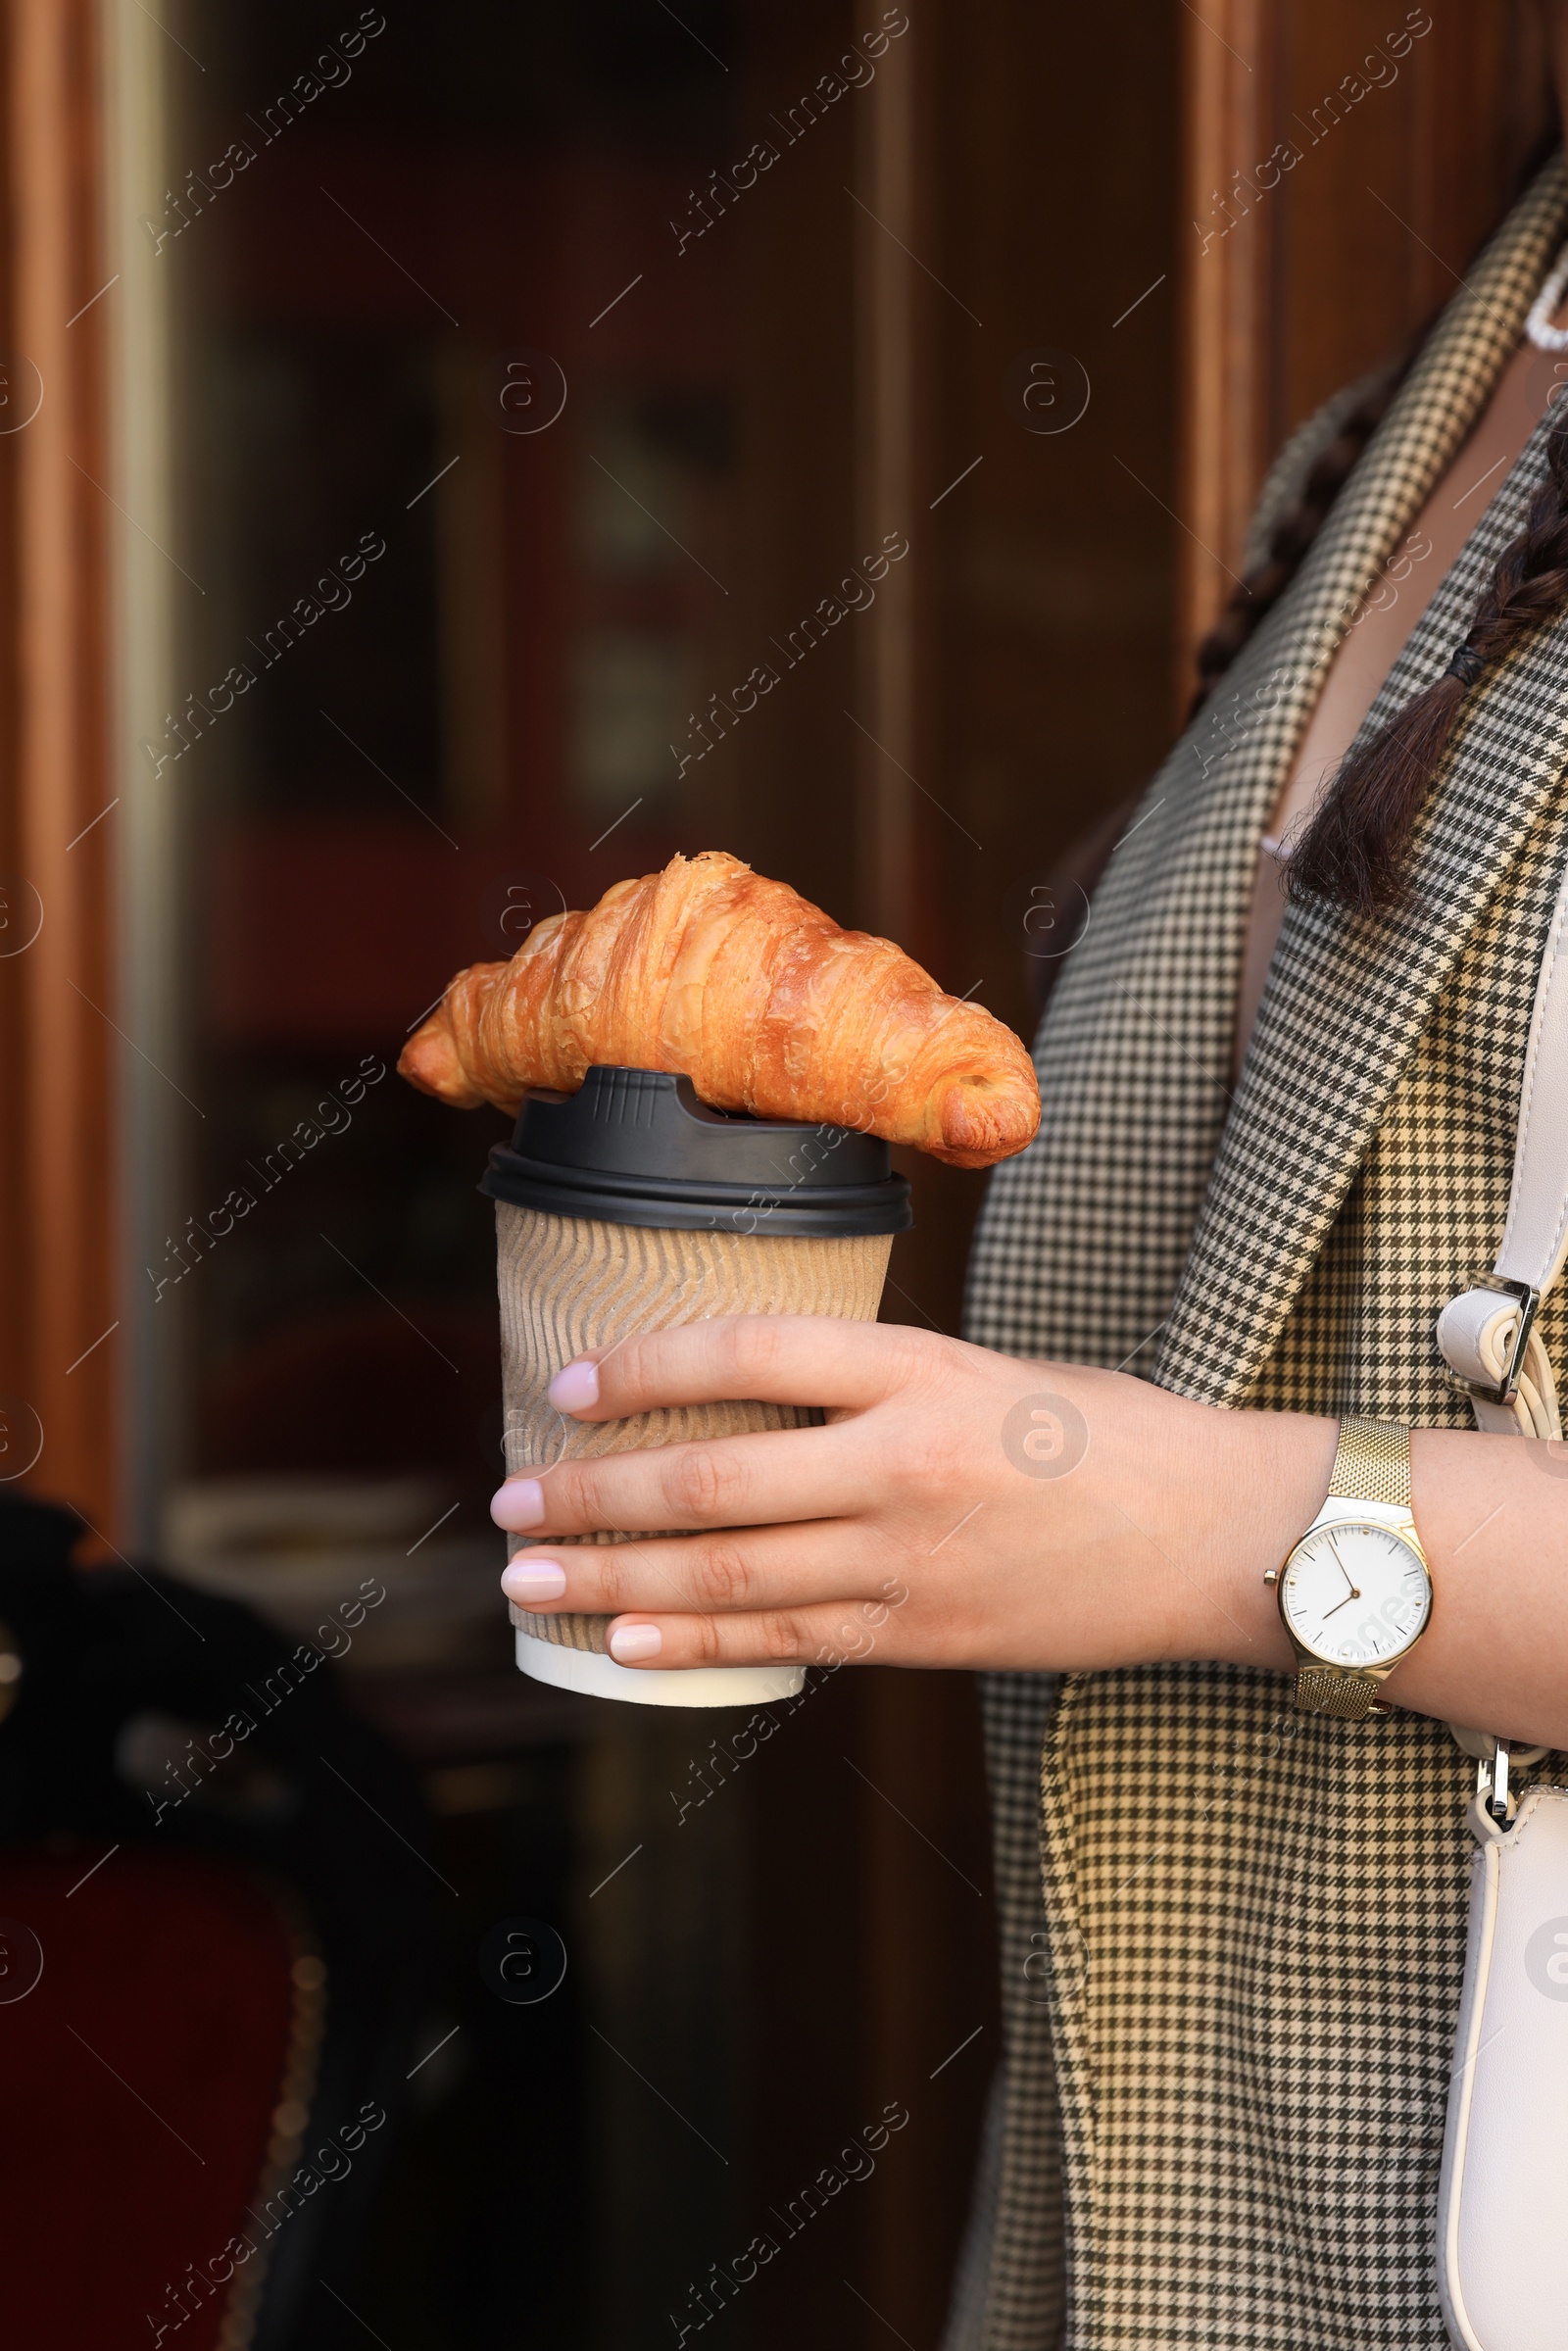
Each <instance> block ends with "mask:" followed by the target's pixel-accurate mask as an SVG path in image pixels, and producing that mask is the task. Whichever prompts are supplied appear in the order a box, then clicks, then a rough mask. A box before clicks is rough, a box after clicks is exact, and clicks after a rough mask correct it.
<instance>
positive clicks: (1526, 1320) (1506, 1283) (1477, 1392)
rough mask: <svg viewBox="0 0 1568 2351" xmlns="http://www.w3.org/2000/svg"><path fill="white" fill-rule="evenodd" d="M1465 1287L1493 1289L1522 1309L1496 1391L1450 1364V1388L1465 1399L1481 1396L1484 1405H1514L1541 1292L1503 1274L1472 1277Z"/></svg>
mask: <svg viewBox="0 0 1568 2351" xmlns="http://www.w3.org/2000/svg"><path fill="white" fill-rule="evenodd" d="M1464 1287H1465V1290H1495V1292H1496V1293H1497V1295H1498V1296H1499V1297H1500V1298H1513V1299H1515V1300H1516V1302H1517V1304H1518V1307H1519V1319H1518V1321H1517V1322H1516V1323H1515V1324H1514V1330H1513V1345H1512V1347H1510V1348H1509V1350H1508V1360H1507V1362H1506V1364H1505V1365H1504V1366H1503V1373H1502V1378H1501V1379H1500V1380H1499V1381H1498V1382H1497V1385H1496V1386H1495V1388H1488V1387H1486V1386H1485V1385H1484V1384H1483V1383H1482V1382H1481V1381H1479V1380H1467V1379H1465V1378H1464V1377H1463V1375H1462V1374H1461V1373H1459V1372H1456V1371H1455V1370H1454V1368H1453V1366H1452V1364H1451V1363H1450V1364H1446V1365H1445V1366H1444V1368H1445V1370H1446V1373H1447V1378H1448V1385H1449V1387H1450V1388H1457V1389H1458V1391H1459V1392H1460V1394H1461V1395H1462V1396H1480V1397H1481V1399H1482V1401H1483V1402H1484V1403H1488V1404H1511V1403H1512V1402H1513V1400H1514V1398H1515V1397H1516V1396H1518V1394H1519V1381H1520V1376H1521V1374H1522V1373H1523V1371H1524V1367H1525V1349H1526V1347H1528V1346H1529V1345H1530V1334H1531V1332H1532V1331H1533V1330H1534V1329H1535V1327H1536V1315H1537V1313H1538V1312H1539V1311H1540V1307H1541V1293H1540V1291H1539V1290H1536V1289H1533V1288H1532V1287H1531V1285H1530V1283H1528V1282H1516V1281H1514V1280H1512V1279H1511V1278H1510V1277H1509V1276H1508V1275H1507V1274H1501V1273H1477V1274H1472V1275H1471V1277H1470V1279H1469V1281H1468V1282H1466V1284H1465V1286H1464ZM1459 1295H1460V1296H1461V1297H1463V1295H1464V1292H1463V1291H1461V1292H1460V1294H1459Z"/></svg>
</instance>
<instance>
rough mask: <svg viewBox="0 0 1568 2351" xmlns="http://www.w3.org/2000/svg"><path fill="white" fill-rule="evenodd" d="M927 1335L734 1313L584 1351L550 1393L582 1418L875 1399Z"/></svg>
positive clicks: (814, 1317)
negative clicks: (675, 1407) (670, 1407)
mask: <svg viewBox="0 0 1568 2351" xmlns="http://www.w3.org/2000/svg"><path fill="white" fill-rule="evenodd" d="M922 1336H923V1335H922V1334H921V1333H919V1332H913V1331H910V1330H908V1329H907V1327H906V1326H905V1325H904V1324H902V1323H868V1322H843V1321H840V1320H839V1319H838V1318H837V1317H836V1316H834V1315H830V1314H745V1315H730V1316H726V1317H724V1318H723V1319H721V1320H715V1321H712V1322H693V1323H685V1324H682V1326H681V1327H680V1328H679V1329H678V1330H674V1331H641V1332H639V1333H638V1334H637V1335H636V1336H635V1337H634V1338H631V1339H622V1340H620V1341H619V1342H617V1344H616V1345H615V1346H614V1347H597V1348H595V1349H593V1350H592V1351H591V1352H590V1353H588V1354H583V1355H579V1356H577V1357H576V1358H575V1360H574V1361H572V1362H570V1363H568V1364H567V1365H566V1366H565V1367H564V1370H562V1371H559V1372H557V1374H556V1376H555V1378H554V1379H553V1380H552V1381H551V1383H550V1400H551V1402H552V1403H553V1404H554V1405H555V1406H556V1408H557V1410H558V1411H560V1412H569V1413H570V1414H571V1415H572V1417H573V1418H574V1419H576V1420H621V1419H624V1418H625V1417H626V1415H627V1414H629V1413H632V1412H648V1411H651V1410H653V1409H654V1408H655V1406H657V1405H661V1404H718V1403H731V1402H748V1403H752V1402H756V1403H765V1404H819V1405H823V1406H834V1405H864V1404H874V1403H876V1402H878V1401H879V1400H880V1398H881V1397H883V1396H887V1395H888V1394H889V1393H890V1392H891V1390H892V1389H894V1388H895V1387H897V1386H898V1385H899V1383H900V1381H901V1380H902V1379H903V1378H905V1377H906V1376H907V1373H908V1371H909V1369H910V1359H911V1354H912V1351H913V1349H914V1348H915V1347H917V1346H918V1345H919V1342H920V1340H921V1338H922Z"/></svg>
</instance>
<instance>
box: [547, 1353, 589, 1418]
mask: <svg viewBox="0 0 1568 2351" xmlns="http://www.w3.org/2000/svg"><path fill="white" fill-rule="evenodd" d="M550 1401H551V1402H552V1403H553V1404H554V1405H555V1407H556V1410H557V1411H558V1412H584V1411H586V1410H587V1408H588V1406H589V1405H590V1404H597V1403H598V1401H599V1366H598V1364H597V1363H568V1364H567V1366H566V1368H565V1370H564V1371H558V1372H557V1374H556V1376H555V1378H554V1379H553V1380H552V1381H551V1383H550Z"/></svg>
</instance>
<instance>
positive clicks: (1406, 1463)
mask: <svg viewBox="0 0 1568 2351" xmlns="http://www.w3.org/2000/svg"><path fill="white" fill-rule="evenodd" d="M1329 1493H1330V1494H1331V1495H1332V1496H1334V1497H1336V1498H1337V1499H1339V1500H1341V1501H1348V1502H1402V1503H1403V1505H1404V1507H1405V1509H1406V1510H1408V1509H1409V1507H1410V1432H1409V1430H1408V1429H1407V1428H1406V1426H1405V1424H1404V1422H1403V1421H1400V1420H1363V1419H1360V1418H1359V1417H1358V1416H1357V1415H1355V1414H1354V1413H1348V1414H1347V1415H1346V1417H1345V1419H1344V1420H1342V1421H1341V1423H1340V1442H1339V1445H1338V1446H1337V1447H1336V1448H1335V1454H1334V1467H1333V1469H1332V1470H1331V1472H1330V1473H1329Z"/></svg>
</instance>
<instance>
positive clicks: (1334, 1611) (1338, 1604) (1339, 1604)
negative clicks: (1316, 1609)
mask: <svg viewBox="0 0 1568 2351" xmlns="http://www.w3.org/2000/svg"><path fill="white" fill-rule="evenodd" d="M1360 1597H1361V1594H1360V1593H1359V1592H1357V1591H1356V1590H1355V1588H1354V1586H1353V1585H1352V1586H1351V1588H1350V1590H1349V1591H1348V1592H1347V1593H1346V1595H1345V1597H1344V1599H1343V1600H1336V1601H1335V1603H1334V1605H1333V1607H1332V1608H1325V1609H1324V1611H1323V1622H1324V1623H1325V1624H1327V1623H1328V1621H1329V1618H1330V1617H1331V1616H1338V1615H1339V1613H1340V1610H1341V1609H1342V1608H1348V1606H1349V1605H1350V1602H1351V1601H1352V1600H1358V1599H1359V1598H1360Z"/></svg>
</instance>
